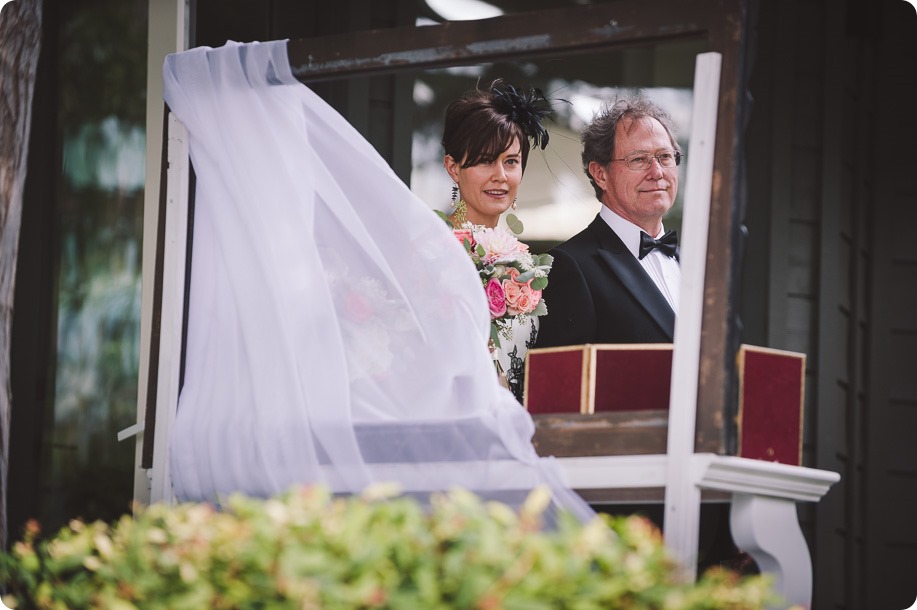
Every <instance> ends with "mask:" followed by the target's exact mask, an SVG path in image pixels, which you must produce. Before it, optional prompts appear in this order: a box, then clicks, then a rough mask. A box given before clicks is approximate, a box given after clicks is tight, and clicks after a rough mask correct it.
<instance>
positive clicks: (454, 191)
mask: <svg viewBox="0 0 917 610" xmlns="http://www.w3.org/2000/svg"><path fill="white" fill-rule="evenodd" d="M458 191H459V189H458V184H456V183H455V182H453V183H452V209H453V210H454V209H455V205H456V202H457V200H458Z"/></svg>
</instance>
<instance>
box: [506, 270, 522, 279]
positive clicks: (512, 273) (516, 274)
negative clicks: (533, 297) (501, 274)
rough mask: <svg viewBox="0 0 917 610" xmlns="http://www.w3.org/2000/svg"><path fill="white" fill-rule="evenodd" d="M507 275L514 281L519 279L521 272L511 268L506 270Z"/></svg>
mask: <svg viewBox="0 0 917 610" xmlns="http://www.w3.org/2000/svg"><path fill="white" fill-rule="evenodd" d="M506 274H507V275H508V276H509V277H510V279H512V280H514V279H516V278H517V277H519V270H518V269H516V268H515V267H510V268H509V269H507V270H506Z"/></svg>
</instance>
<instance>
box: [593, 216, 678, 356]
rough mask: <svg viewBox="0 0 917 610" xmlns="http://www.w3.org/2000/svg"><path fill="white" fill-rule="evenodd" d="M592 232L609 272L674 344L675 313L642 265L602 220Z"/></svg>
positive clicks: (599, 220) (596, 223) (594, 226)
mask: <svg viewBox="0 0 917 610" xmlns="http://www.w3.org/2000/svg"><path fill="white" fill-rule="evenodd" d="M590 228H591V229H592V230H593V232H594V233H595V234H596V237H597V238H598V241H599V245H600V247H599V249H598V255H599V257H600V258H601V260H602V261H603V262H604V263H605V266H606V267H607V269H608V271H609V272H610V273H612V274H614V275H615V277H617V278H618V280H619V281H620V282H621V284H623V285H624V287H625V288H626V289H627V290H629V291H630V293H631V294H633V295H634V298H635V299H636V300H637V302H639V303H640V305H641V306H642V307H643V308H644V309H645V310H646V312H647V314H649V316H650V317H651V318H652V319H653V320H654V321H655V322H656V324H658V325H659V327H660V328H661V329H662V330H663V331H664V332H665V333H666V334H667V335H669V337H670V338H671V339H672V340H674V337H675V312H674V311H673V310H672V307H671V306H670V305H669V302H668V301H667V300H666V298H665V297H664V296H663V295H662V293H661V292H660V291H659V288H657V287H656V284H655V283H654V282H653V280H652V279H651V278H650V276H649V275H647V273H646V271H645V270H644V269H643V267H642V266H641V265H640V262H639V261H638V260H637V259H636V258H634V255H633V254H631V253H630V251H629V250H628V249H627V246H625V245H624V242H622V241H621V238H620V237H618V235H617V234H616V233H615V232H614V231H612V229H611V227H609V226H608V225H607V224H606V223H605V221H604V220H602V218H601V217H596V219H595V220H594V221H593V222H592V224H591V225H590Z"/></svg>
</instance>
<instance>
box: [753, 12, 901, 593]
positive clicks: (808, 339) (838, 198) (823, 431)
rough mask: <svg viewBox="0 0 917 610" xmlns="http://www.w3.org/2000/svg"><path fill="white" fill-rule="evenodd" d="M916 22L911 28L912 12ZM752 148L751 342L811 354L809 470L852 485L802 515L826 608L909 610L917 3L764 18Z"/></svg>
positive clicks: (765, 14)
mask: <svg viewBox="0 0 917 610" xmlns="http://www.w3.org/2000/svg"><path fill="white" fill-rule="evenodd" d="M908 11H909V12H908ZM757 25H758V27H757V30H758V34H757V35H758V40H759V44H758V47H757V60H756V62H755V64H754V72H753V76H752V79H751V84H750V88H751V93H752V95H753V97H754V98H755V103H754V107H753V111H752V118H751V124H750V125H749V132H748V135H749V137H748V143H747V150H748V163H749V166H750V168H749V174H748V176H749V178H748V187H749V188H748V190H749V206H748V214H747V216H746V224H747V226H748V229H749V239H748V248H747V256H746V260H745V262H744V269H745V276H744V280H743V299H742V306H741V307H742V315H743V318H744V320H745V322H746V324H745V329H746V336H745V337H744V339H743V340H744V341H746V342H749V343H755V342H758V341H765V342H766V344H767V345H770V346H772V347H779V348H785V349H790V350H796V351H803V352H806V353H807V354H808V355H809V370H808V375H807V384H808V385H807V396H806V399H807V400H806V409H807V413H806V425H805V444H804V463H805V464H806V465H808V466H813V467H817V468H823V469H827V470H833V471H836V472H839V473H840V474H841V476H842V479H841V482H840V483H839V484H837V485H836V486H835V487H834V488H833V489H832V490H831V492H830V493H829V494H828V495H827V496H826V497H825V498H824V499H823V500H822V502H821V503H819V504H818V505H817V506H804V507H800V516H801V520H802V523H803V529H804V532H805V533H806V536H807V538H808V540H809V542H810V546H811V547H812V551H813V559H814V561H815V599H814V605H813V607H816V608H837V609H841V608H843V609H851V610H852V609H857V608H867V607H869V608H873V607H874V608H880V607H881V608H886V607H887V608H899V607H900V608H905V607H908V606H909V605H910V604H912V603H913V598H914V595H915V594H917V591H915V590H914V589H913V585H912V580H911V578H910V576H909V575H908V574H905V572H907V570H911V569H912V567H913V565H914V564H915V563H917V535H915V534H914V531H915V530H914V528H913V526H912V525H911V521H912V516H913V515H914V514H917V450H915V448H914V444H913V441H912V438H913V430H914V429H915V425H917V381H915V379H917V378H915V375H914V370H913V368H914V365H913V362H914V361H915V352H917V323H915V319H917V316H915V313H914V312H915V308H917V257H915V256H914V255H913V254H911V253H910V247H909V246H905V245H904V244H905V243H906V242H901V243H902V245H901V246H897V247H896V246H895V245H894V242H891V241H889V240H888V238H887V236H888V235H889V234H890V233H892V232H894V233H900V232H901V231H902V230H905V229H906V228H907V227H909V226H911V225H912V224H914V223H915V222H917V213H915V211H914V210H915V205H917V187H914V186H912V185H911V184H912V183H910V182H909V181H908V180H907V179H902V176H901V173H902V172H904V173H905V174H906V173H907V172H909V171H910V169H909V167H908V165H907V164H906V163H899V162H896V161H895V160H894V153H893V152H890V151H894V150H900V148H901V147H905V148H906V147H908V146H910V144H911V142H913V139H914V136H915V135H917V129H915V127H917V123H915V120H914V118H913V112H912V109H913V108H915V107H917V91H915V77H914V75H915V71H914V68H913V66H914V65H915V58H914V50H913V45H910V46H909V43H908V42H907V41H908V40H912V39H913V35H914V34H915V33H917V14H915V13H914V10H913V8H911V7H909V6H908V5H907V4H905V3H903V2H895V1H894V0H886V1H884V2H882V3H876V4H874V5H873V4H867V3H863V2H854V1H851V2H846V3H833V2H827V1H825V0H802V1H797V2H791V1H783V0H774V1H768V2H762V3H761V4H760V7H759V16H758V21H757Z"/></svg>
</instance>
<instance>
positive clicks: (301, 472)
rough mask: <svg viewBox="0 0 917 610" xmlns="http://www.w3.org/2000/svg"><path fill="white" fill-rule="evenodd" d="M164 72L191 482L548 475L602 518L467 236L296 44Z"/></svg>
mask: <svg viewBox="0 0 917 610" xmlns="http://www.w3.org/2000/svg"><path fill="white" fill-rule="evenodd" d="M163 78H164V81H165V100H166V102H167V103H168V105H169V107H170V108H171V110H172V111H173V112H174V113H175V114H176V115H177V117H178V118H179V119H180V120H181V121H182V122H183V123H184V124H185V126H186V127H187V129H188V132H189V134H190V150H191V160H192V163H193V166H194V170H195V172H196V175H197V190H196V194H195V214H194V225H193V253H192V270H191V289H190V310H189V313H188V341H187V351H186V369H185V382H184V387H183V390H182V393H181V397H180V400H179V405H178V413H177V417H176V421H175V424H174V432H173V436H172V439H171V461H172V477H173V485H174V491H175V493H176V496H177V497H178V498H180V499H185V500H215V499H218V498H219V497H220V496H222V495H224V494H227V493H229V492H234V491H242V492H245V493H248V494H253V495H262V496H267V495H270V494H274V493H277V492H279V491H282V490H284V489H286V488H288V487H289V486H291V485H293V484H301V483H315V482H321V483H325V484H327V485H329V486H330V487H332V488H333V489H335V490H337V491H342V492H356V491H359V490H361V489H363V488H364V487H365V486H366V485H367V484H368V483H370V482H373V481H380V480H384V481H389V480H395V481H398V482H400V483H401V484H402V485H403V487H404V488H405V489H406V490H407V491H413V492H419V493H424V492H428V491H431V490H436V489H444V488H448V487H450V486H454V485H459V486H463V487H466V488H469V489H472V490H474V491H476V492H478V493H481V494H483V495H490V496H501V495H503V497H509V496H505V494H506V493H509V494H510V495H512V494H513V493H514V492H524V491H526V490H528V489H531V488H532V487H533V486H535V485H537V484H539V483H548V484H549V485H551V487H552V488H553V490H554V495H555V499H556V501H557V502H559V503H560V504H561V505H563V506H565V507H566V508H568V509H570V510H572V511H574V512H575V513H576V514H577V515H578V516H580V517H581V518H586V517H588V516H589V515H590V514H591V513H590V510H589V508H588V506H587V505H586V504H585V503H583V502H582V500H581V499H580V498H579V496H577V495H576V494H575V493H572V492H570V491H569V490H568V489H566V488H565V487H564V486H563V485H562V484H561V483H560V480H561V479H560V477H559V475H558V472H557V468H556V464H555V463H554V462H553V461H552V460H550V459H541V458H539V457H538V456H537V455H536V453H535V451H534V449H533V447H532V445H531V440H530V439H531V437H532V434H533V431H534V426H533V423H532V420H531V418H530V417H529V415H528V413H527V412H526V411H525V410H524V409H522V408H521V407H520V406H519V405H518V403H516V402H515V400H514V399H513V397H512V396H511V395H510V393H509V392H508V391H506V390H504V389H503V388H501V387H500V386H499V384H498V383H497V380H496V377H495V375H494V370H493V364H492V362H491V360H490V357H489V354H488V352H487V349H486V347H485V345H486V341H487V337H488V320H489V316H488V308H487V305H486V303H485V299H484V293H483V291H482V289H481V285H480V282H479V281H478V278H477V275H476V273H475V271H474V269H473V267H472V265H471V263H470V262H469V261H468V260H467V256H466V254H465V252H464V251H463V249H462V247H461V246H460V245H459V244H458V243H457V241H456V240H455V239H454V237H453V236H452V235H451V233H450V232H449V231H448V230H447V228H446V227H445V225H444V223H443V222H442V221H441V220H440V219H439V218H438V217H436V215H435V214H433V213H432V212H431V211H430V209H429V208H428V207H427V206H426V205H425V204H424V203H423V202H422V201H420V200H418V199H417V198H416V197H415V196H414V195H413V194H412V193H411V191H410V190H409V189H408V188H407V187H406V186H405V185H404V184H403V183H402V182H401V180H400V179H399V178H398V177H397V176H396V175H395V174H394V173H393V172H392V170H391V169H390V168H389V166H388V165H387V164H386V163H385V161H384V160H383V159H382V158H381V157H380V156H379V155H378V153H377V152H376V151H375V149H373V148H372V146H370V145H369V144H368V143H367V142H366V141H365V140H364V139H363V138H362V137H361V136H360V134H359V133H358V132H357V131H356V130H354V129H353V128H352V127H351V126H350V124H349V123H347V121H346V120H344V118H343V117H341V116H340V115H339V114H337V112H335V111H334V110H333V109H332V108H331V107H330V106H328V105H327V104H326V103H325V102H323V101H322V100H321V99H320V98H319V97H318V96H317V95H315V94H314V93H313V92H312V91H310V90H309V89H308V88H307V87H305V86H304V85H302V84H301V83H299V82H298V81H296V80H295V79H294V78H293V76H292V74H291V71H290V66H289V62H288V59H287V52H286V42H284V41H279V42H270V43H251V44H236V43H227V45H226V46H224V47H221V48H218V49H210V48H198V49H193V50H190V51H186V52H183V53H178V54H175V55H171V56H169V57H168V58H167V59H166V62H165V66H164V68H163Z"/></svg>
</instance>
